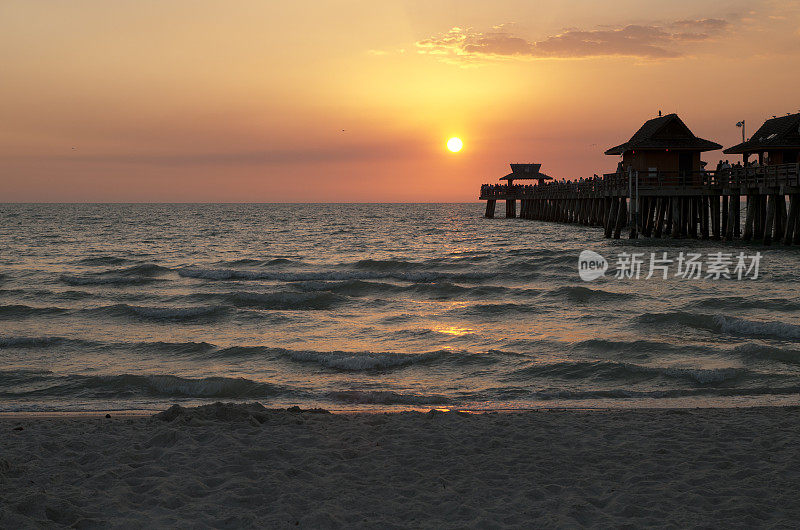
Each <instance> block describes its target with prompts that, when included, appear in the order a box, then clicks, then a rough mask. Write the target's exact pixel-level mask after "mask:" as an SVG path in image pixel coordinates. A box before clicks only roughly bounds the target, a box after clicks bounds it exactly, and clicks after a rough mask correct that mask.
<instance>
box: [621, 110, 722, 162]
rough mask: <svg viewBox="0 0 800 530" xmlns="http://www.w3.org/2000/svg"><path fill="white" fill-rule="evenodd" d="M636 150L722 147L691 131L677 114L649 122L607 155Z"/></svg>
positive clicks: (711, 149)
mask: <svg viewBox="0 0 800 530" xmlns="http://www.w3.org/2000/svg"><path fill="white" fill-rule="evenodd" d="M635 149H644V150H652V149H658V150H662V149H675V150H676V151H677V150H680V151H714V150H716V149H722V146H721V145H719V144H718V143H716V142H712V141H710V140H704V139H703V138H698V137H697V136H695V135H694V133H692V131H691V130H689V127H687V126H686V124H685V123H683V120H681V119H680V118H679V117H678V115H677V114H667V115H666V116H659V117H658V118H653V119H652V120H647V121H646V122H645V123H644V125H642V126H641V127H640V128H639V130H638V131H636V134H634V135H633V136H631V139H630V140H628V141H627V142H625V143H624V144H620V145H618V146H616V147H612V148H611V149H609V150H608V151H606V154H607V155H621V154H623V153H625V152H626V151H632V150H635Z"/></svg>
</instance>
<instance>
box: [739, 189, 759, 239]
mask: <svg viewBox="0 0 800 530" xmlns="http://www.w3.org/2000/svg"><path fill="white" fill-rule="evenodd" d="M755 219H756V199H755V195H752V194H751V195H748V196H747V216H746V217H745V221H744V235H742V240H743V241H750V240H751V239H753V232H754V231H755V226H754V225H755Z"/></svg>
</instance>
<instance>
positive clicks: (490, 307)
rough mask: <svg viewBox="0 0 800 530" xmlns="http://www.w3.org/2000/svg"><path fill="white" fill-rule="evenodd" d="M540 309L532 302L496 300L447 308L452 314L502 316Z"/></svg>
mask: <svg viewBox="0 0 800 530" xmlns="http://www.w3.org/2000/svg"><path fill="white" fill-rule="evenodd" d="M541 311H542V309H540V308H539V307H537V306H536V305H534V304H517V303H514V302H498V303H486V304H469V305H464V306H462V307H455V308H453V309H450V310H448V313H450V314H453V315H473V316H502V315H513V314H518V313H539V312H541Z"/></svg>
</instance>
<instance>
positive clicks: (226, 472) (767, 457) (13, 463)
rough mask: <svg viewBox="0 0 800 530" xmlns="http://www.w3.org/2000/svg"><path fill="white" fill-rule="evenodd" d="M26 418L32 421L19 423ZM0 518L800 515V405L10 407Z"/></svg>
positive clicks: (444, 519)
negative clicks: (482, 410)
mask: <svg viewBox="0 0 800 530" xmlns="http://www.w3.org/2000/svg"><path fill="white" fill-rule="evenodd" d="M19 427H21V428H22V429H21V430H19ZM0 433H2V436H0V527H2V528H25V527H38V526H41V525H48V526H55V525H74V526H76V527H95V526H117V527H120V526H121V527H141V526H151V527H175V526H180V527H200V528H202V527H220V528H235V527H254V526H257V527H278V528H281V527H295V526H300V527H305V528H339V527H348V528H349V527H376V528H405V527H426V528H460V527H479V528H490V527H492V528H493V527H503V526H507V527H519V526H544V527H565V526H566V527H575V526H592V527H595V526H602V527H612V526H613V527H624V526H629V527H640V526H664V525H668V526H678V527H685V526H693V525H701V526H707V527H730V526H735V527H756V526H765V525H771V526H787V527H788V526H793V527H796V526H797V524H798V523H797V521H798V520H800V451H798V449H800V447H799V446H798V440H800V410H798V409H797V408H752V409H693V410H652V411H651V410H633V411H631V410H625V411H539V412H536V411H531V412H522V413H493V414H482V415H473V414H465V413H456V412H449V413H439V412H437V413H419V412H407V413H394V414H324V413H319V412H317V413H312V412H298V411H286V410H267V409H264V408H263V407H261V406H260V405H257V404H255V405H249V406H243V405H211V406H207V407H203V408H200V409H171V410H170V411H168V412H167V413H164V414H161V415H160V416H156V417H140V418H135V417H127V418H126V417H120V418H117V417H113V416H112V417H111V418H110V419H107V418H105V417H98V418H87V417H70V418H64V417H55V418H32V417H27V418H2V419H0Z"/></svg>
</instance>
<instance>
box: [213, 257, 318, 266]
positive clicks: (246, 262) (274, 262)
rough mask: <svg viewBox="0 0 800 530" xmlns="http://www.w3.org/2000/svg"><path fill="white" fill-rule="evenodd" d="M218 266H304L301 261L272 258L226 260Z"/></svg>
mask: <svg viewBox="0 0 800 530" xmlns="http://www.w3.org/2000/svg"><path fill="white" fill-rule="evenodd" d="M217 263H218V264H219V265H222V266H225V267H274V266H280V265H296V266H300V265H304V263H303V262H302V261H296V260H292V259H288V258H272V259H268V260H264V259H256V258H241V259H234V260H226V261H219V262H217Z"/></svg>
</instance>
